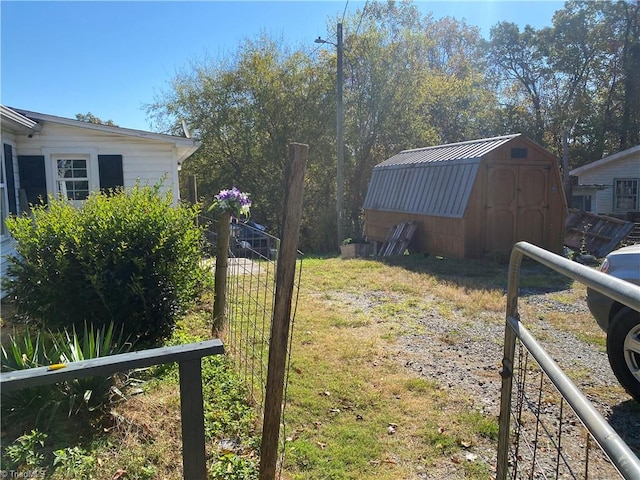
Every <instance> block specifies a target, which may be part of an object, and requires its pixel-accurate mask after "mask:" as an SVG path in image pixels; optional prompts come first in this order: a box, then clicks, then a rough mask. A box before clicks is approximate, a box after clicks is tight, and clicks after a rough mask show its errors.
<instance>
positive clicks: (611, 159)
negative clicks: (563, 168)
mask: <svg viewBox="0 0 640 480" xmlns="http://www.w3.org/2000/svg"><path fill="white" fill-rule="evenodd" d="M634 153H638V154H640V145H636V146H635V147H631V148H628V149H627V150H623V151H622V152H618V153H614V154H613V155H609V156H608V157H604V158H601V159H600V160H596V161H595V162H591V163H588V164H587V165H583V166H581V167H578V168H574V169H573V170H571V171H570V172H569V175H571V176H572V177H576V176H578V175H581V174H583V173H585V172H588V171H589V170H592V169H594V168H598V167H602V166H604V165H607V164H608V163H611V162H615V161H616V160H620V159H621V158H624V157H626V156H627V155H633V154H634Z"/></svg>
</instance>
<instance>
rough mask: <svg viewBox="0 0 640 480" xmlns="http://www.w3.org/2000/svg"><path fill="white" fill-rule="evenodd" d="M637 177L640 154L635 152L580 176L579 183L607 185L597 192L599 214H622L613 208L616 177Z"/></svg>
mask: <svg viewBox="0 0 640 480" xmlns="http://www.w3.org/2000/svg"><path fill="white" fill-rule="evenodd" d="M623 178H637V179H640V154H634V155H631V156H629V157H626V158H621V159H620V160H618V161H616V162H611V163H608V164H605V165H602V166H600V167H596V168H594V169H593V170H590V171H588V172H585V173H583V174H581V175H579V176H578V184H579V185H606V187H607V188H605V189H604V190H599V191H598V192H597V193H596V205H597V208H598V211H597V212H595V213H597V214H598V215H611V214H616V213H617V214H620V213H625V212H615V211H614V209H613V195H614V191H613V182H614V180H615V179H623Z"/></svg>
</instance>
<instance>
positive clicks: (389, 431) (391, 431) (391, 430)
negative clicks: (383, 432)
mask: <svg viewBox="0 0 640 480" xmlns="http://www.w3.org/2000/svg"><path fill="white" fill-rule="evenodd" d="M395 433H396V427H393V426H391V425H389V426H388V427H387V435H394V434H395Z"/></svg>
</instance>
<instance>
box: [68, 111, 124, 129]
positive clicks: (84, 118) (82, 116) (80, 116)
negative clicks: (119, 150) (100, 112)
mask: <svg viewBox="0 0 640 480" xmlns="http://www.w3.org/2000/svg"><path fill="white" fill-rule="evenodd" d="M76 120H79V121H81V122H87V123H95V124H96V125H108V126H110V127H117V126H118V125H116V124H115V123H114V122H113V120H102V119H101V118H98V117H96V116H95V115H94V114H93V113H91V112H87V113H76Z"/></svg>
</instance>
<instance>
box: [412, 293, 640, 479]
mask: <svg viewBox="0 0 640 480" xmlns="http://www.w3.org/2000/svg"><path fill="white" fill-rule="evenodd" d="M558 293H562V292H557V291H555V292H553V293H544V292H542V293H537V292H535V291H529V292H527V291H524V292H521V296H520V299H519V306H520V311H521V312H522V311H523V309H524V308H525V306H531V307H533V311H535V312H540V313H541V314H540V315H538V316H537V317H535V318H533V319H526V318H523V319H522V320H523V323H524V324H525V326H526V327H527V328H528V329H529V330H530V331H531V330H534V331H535V333H534V336H536V338H538V337H539V338H541V339H542V340H539V341H540V343H542V345H543V347H544V348H545V350H547V352H548V353H549V354H550V355H551V356H552V358H553V359H554V360H555V361H556V362H557V363H558V364H559V365H560V366H561V368H563V370H565V371H574V372H575V371H577V372H581V373H580V375H579V376H578V378H574V377H573V376H572V375H569V376H570V377H571V378H572V380H573V381H574V383H576V385H577V386H578V387H579V388H580V389H581V390H582V391H583V392H586V393H585V394H586V395H587V397H588V398H589V400H591V402H592V403H593V404H594V406H595V407H596V409H597V410H598V411H599V412H600V413H601V414H602V415H603V416H604V417H605V418H606V419H607V420H608V421H609V422H610V424H611V425H612V427H613V428H614V429H615V430H616V431H617V432H618V434H619V435H620V436H621V437H622V438H623V440H624V441H625V442H626V443H627V444H628V445H629V446H630V447H631V449H632V450H634V452H635V453H636V454H639V456H640V405H639V404H638V403H637V402H635V401H633V400H632V399H631V397H630V396H629V395H627V394H626V393H625V392H624V391H622V389H621V388H620V386H619V384H618V382H617V380H616V378H615V377H614V375H613V373H612V371H611V368H610V366H609V362H608V359H607V356H606V353H604V352H603V351H602V348H599V347H597V346H594V345H592V344H589V343H586V342H585V341H583V340H580V339H579V338H577V337H576V335H574V334H572V333H569V332H566V331H563V330H560V329H558V328H556V327H554V326H553V325H552V324H550V323H548V322H546V321H545V320H543V319H544V317H545V315H544V313H548V312H565V313H571V314H577V315H580V316H582V315H584V316H585V321H593V320H592V318H591V315H590V313H589V310H588V308H587V306H586V302H585V301H584V300H581V301H578V302H573V303H570V304H567V303H563V302H559V301H557V300H554V298H557V295H558ZM530 310H531V309H530ZM486 320H487V319H476V320H474V321H469V320H468V319H466V321H465V320H462V321H461V319H459V318H458V319H454V320H453V321H449V320H447V319H445V318H443V317H442V316H441V315H439V314H438V313H437V312H436V311H435V310H433V311H429V312H426V314H424V315H423V316H422V317H421V318H419V320H418V322H419V324H420V325H421V326H422V327H423V333H419V334H408V335H405V336H403V337H402V338H401V339H400V341H399V346H400V347H401V351H402V352H403V353H402V356H403V359H402V360H403V361H404V363H405V366H406V368H409V369H411V370H413V371H415V372H416V373H418V374H420V375H423V376H425V377H427V378H429V379H432V380H435V381H437V382H438V383H439V384H440V385H441V386H442V387H443V388H456V387H457V388H459V387H460V386H461V385H463V386H464V389H465V390H466V391H467V392H468V395H469V397H471V398H473V399H475V400H474V403H475V407H476V408H478V409H480V410H481V411H482V412H483V413H484V414H486V415H492V416H497V415H498V414H499V411H500V387H501V378H500V374H499V372H500V369H501V358H502V355H503V350H502V349H503V347H502V345H503V339H504V322H503V320H501V321H497V319H496V318H492V319H490V320H489V321H486ZM572 430H573V432H574V434H575V435H576V438H574V439H571V438H569V439H566V438H565V442H566V443H563V445H572V444H573V445H576V446H578V445H579V446H581V447H582V446H583V444H584V440H585V439H584V437H583V436H581V435H580V433H579V431H578V430H580V429H575V428H574V429H572ZM568 431H569V435H571V429H568ZM563 435H565V433H564V428H563ZM578 435H580V436H578ZM563 448H564V447H563ZM576 448H577V447H576ZM485 453H486V455H487V456H491V452H485ZM494 455H495V454H494ZM486 460H487V461H488V462H493V461H494V459H493V458H486ZM597 471H598V470H597V465H596V466H595V472H597ZM592 475H594V474H593V473H592ZM425 478H427V477H425ZM428 478H431V477H428ZM578 478H583V477H578ZM589 478H607V474H602V476H599V475H598V474H597V473H595V476H589Z"/></svg>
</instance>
